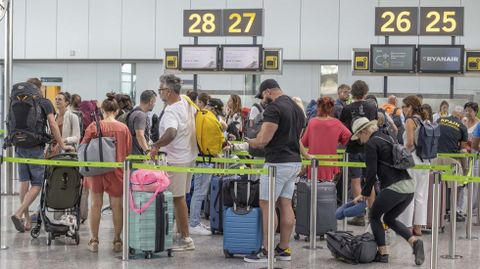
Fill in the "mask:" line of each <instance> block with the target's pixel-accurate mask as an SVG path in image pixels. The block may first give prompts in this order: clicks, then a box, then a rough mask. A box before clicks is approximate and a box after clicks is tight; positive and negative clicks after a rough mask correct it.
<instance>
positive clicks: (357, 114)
mask: <svg viewBox="0 0 480 269" xmlns="http://www.w3.org/2000/svg"><path fill="white" fill-rule="evenodd" d="M366 103H367V101H362V102H361V103H360V106H359V107H358V108H357V109H352V110H351V111H350V113H351V114H352V121H351V122H350V130H352V126H353V123H354V122H355V120H357V119H359V118H362V117H367V114H366V113H365V109H364V105H365V104H366Z"/></svg>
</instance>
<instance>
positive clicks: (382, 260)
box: [373, 252, 388, 263]
mask: <svg viewBox="0 0 480 269" xmlns="http://www.w3.org/2000/svg"><path fill="white" fill-rule="evenodd" d="M373 261H374V262H380V263H388V254H385V255H382V254H380V252H377V255H375V260H373Z"/></svg>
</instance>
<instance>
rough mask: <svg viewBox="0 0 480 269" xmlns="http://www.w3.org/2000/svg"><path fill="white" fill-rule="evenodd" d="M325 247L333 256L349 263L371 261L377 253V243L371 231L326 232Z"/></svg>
mask: <svg viewBox="0 0 480 269" xmlns="http://www.w3.org/2000/svg"><path fill="white" fill-rule="evenodd" d="M327 247H328V249H329V250H330V252H331V253H332V256H333V257H334V258H336V259H339V260H341V261H343V262H346V263H349V264H358V263H370V262H373V261H374V260H375V256H376V254H377V243H376V242H375V238H374V237H373V235H372V234H371V233H364V234H362V235H353V234H351V233H348V232H328V233H327Z"/></svg>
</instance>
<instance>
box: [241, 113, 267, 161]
mask: <svg viewBox="0 0 480 269" xmlns="http://www.w3.org/2000/svg"><path fill="white" fill-rule="evenodd" d="M254 106H255V107H256V108H257V109H258V111H259V112H260V113H259V114H258V115H257V116H256V117H255V119H253V126H252V127H250V126H249V124H247V129H246V131H245V137H248V138H250V139H252V138H256V137H257V135H258V133H259V132H260V129H261V128H262V124H263V110H264V109H263V107H262V106H261V105H259V104H254ZM248 153H249V154H250V155H251V156H253V157H265V150H264V149H258V148H252V147H249V148H248Z"/></svg>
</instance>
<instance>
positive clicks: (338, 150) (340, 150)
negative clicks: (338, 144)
mask: <svg viewBox="0 0 480 269" xmlns="http://www.w3.org/2000/svg"><path fill="white" fill-rule="evenodd" d="M337 153H338V154H343V153H345V149H337Z"/></svg>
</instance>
